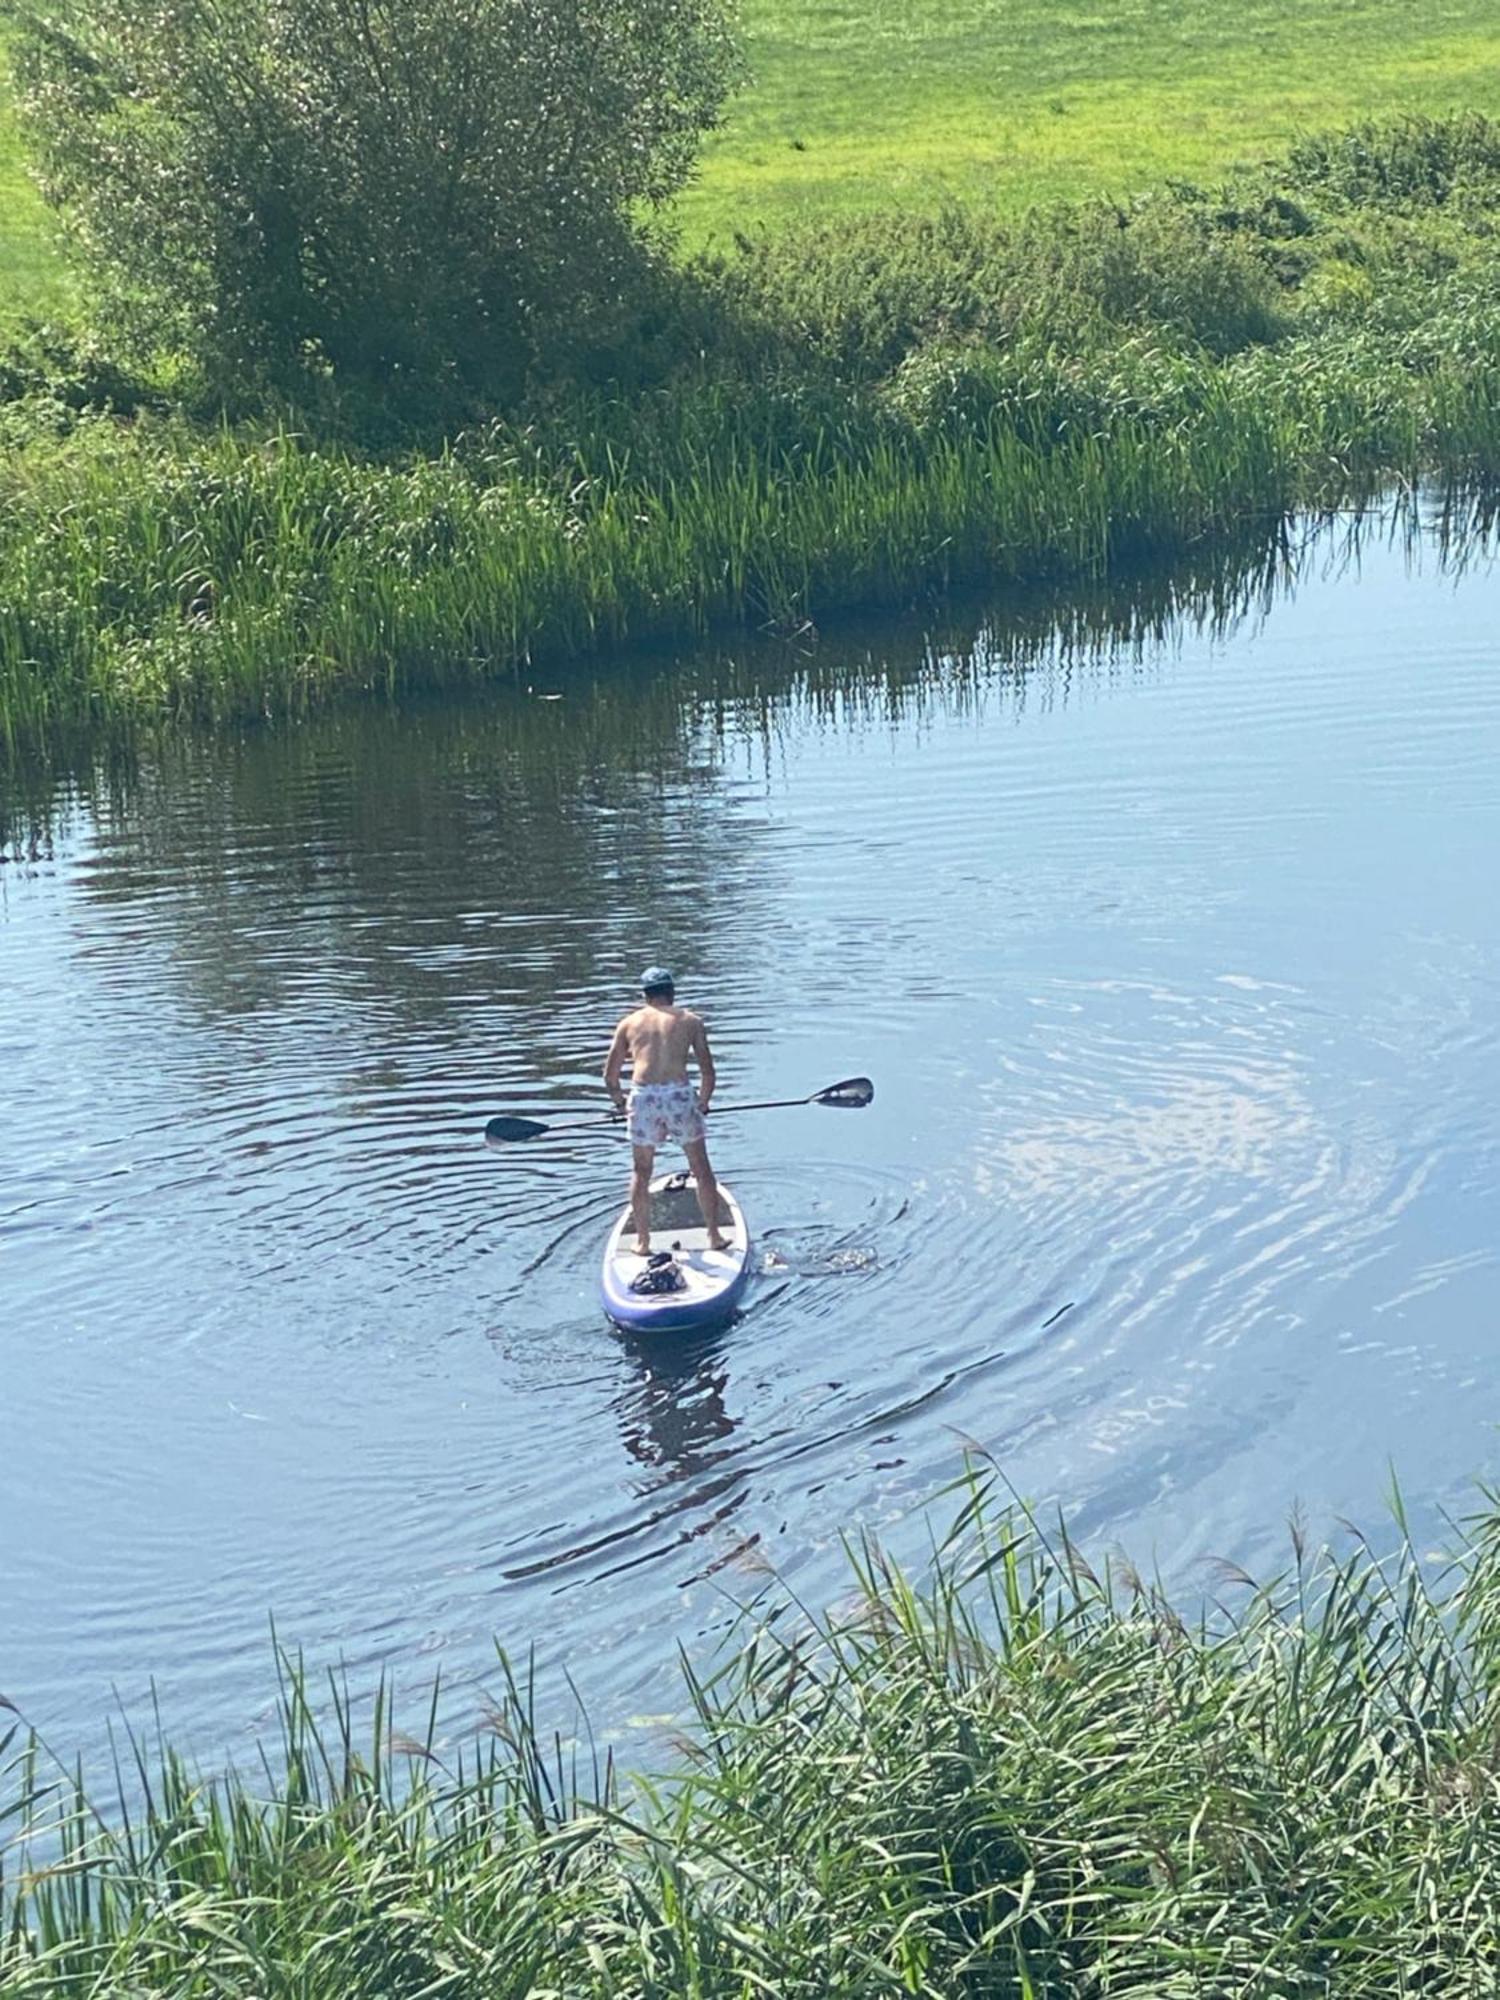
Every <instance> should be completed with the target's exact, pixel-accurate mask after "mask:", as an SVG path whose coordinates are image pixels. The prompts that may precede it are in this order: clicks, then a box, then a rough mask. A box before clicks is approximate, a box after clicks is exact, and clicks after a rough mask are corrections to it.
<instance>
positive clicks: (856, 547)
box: [0, 118, 1500, 741]
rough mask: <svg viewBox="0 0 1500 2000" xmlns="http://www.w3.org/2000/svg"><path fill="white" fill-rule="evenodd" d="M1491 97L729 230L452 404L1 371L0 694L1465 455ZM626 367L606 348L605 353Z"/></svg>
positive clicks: (262, 678)
mask: <svg viewBox="0 0 1500 2000" xmlns="http://www.w3.org/2000/svg"><path fill="white" fill-rule="evenodd" d="M1497 198H1500V127H1495V126H1491V125H1490V124H1488V123H1487V122H1486V121H1484V120H1480V119H1472V118H1471V119H1454V120H1451V121H1448V122H1446V123H1442V124H1435V125H1428V124H1420V123H1408V124H1402V125H1399V126H1395V127H1391V128H1383V129H1380V130H1375V129H1372V128H1365V129H1361V130H1358V131H1354V132H1350V133H1346V134H1343V135H1338V136H1336V137H1334V138H1331V139H1328V140H1323V141H1316V142H1312V141H1310V142H1307V143H1306V144H1304V145H1302V146H1300V147H1299V148H1297V149H1295V150H1294V152H1293V153H1292V154H1290V155H1289V156H1288V157H1287V159H1286V160H1285V161H1283V162H1282V163H1280V164H1279V165H1278V166H1277V167H1275V168H1273V169H1267V170H1265V171H1264V172H1262V173H1258V174H1256V175H1254V176H1251V177H1248V178H1245V179H1243V180H1241V181H1240V182H1238V183H1236V184H1235V185H1234V186H1232V187H1230V188H1226V189H1221V190H1217V191H1200V190H1194V189H1184V188H1175V189H1173V190H1170V191H1167V192H1163V193H1161V194H1158V195H1156V196H1154V197H1150V198H1148V199H1143V200H1142V201H1141V202H1139V203H1138V204H1136V205H1134V206H1133V207H1132V208H1130V209H1129V210H1126V209H1121V208H1116V207H1113V206H1106V207H1081V208H1072V209H1060V210H1052V211H1046V212H1038V213H1036V214H1033V215H1031V216H1029V217H1026V218H1023V219H1022V220H1020V221H1010V222H1006V221H1002V220H999V219H996V218H986V217H981V216H977V215H975V214H973V213H969V212H959V211H953V212H950V213H947V214H944V215H942V216H938V217H928V218H922V217H912V218H886V219H881V220H875V221H850V222H843V223H835V224H828V225H822V226H819V227H817V228H815V229H812V230H810V231H806V232H803V233H800V234H799V233H796V232H793V233H791V234H789V235H787V236H785V237H783V238H781V239H778V240H777V241H776V242H763V243H758V244H747V245H745V246H743V247H741V248H740V249H738V250H736V251H735V252H733V253H732V254H731V255H729V256H727V257H724V258H719V259H716V260H713V261H707V262H700V263H699V264H698V265H696V266H694V267H693V268H692V269H691V271H690V272H689V273H688V274H687V276H686V277H685V278H684V279H683V280H682V282H681V283H680V284H674V285H672V286H669V287H667V289H666V291H665V293H664V303H663V304H662V306H661V310H660V314H659V316H658V318H657V320H656V321H655V322H653V323H652V324H650V325H645V324H642V325H640V326H638V327H637V328H636V330H635V335H634V337H633V341H632V343H631V345H630V347H629V349H628V351H625V352H622V353H620V354H617V355H615V356H614V357H613V359H612V363H611V369H612V385H605V386H600V387H599V388H596V389H594V390H592V391H586V392H585V391H581V390H579V389H577V388H576V387H574V388H572V389H571V390H568V391H566V392H564V391H560V390H558V389H555V388H554V389H549V390H543V391H541V392H539V393H538V395H537V396H536V398H535V399H534V402H533V405H532V407H531V408H530V409H529V410H528V411H526V412H525V413H523V414H520V415H517V416H512V417H507V418H503V419H500V418H486V417H485V416H484V415H483V413H482V412H480V411H474V410H471V411H469V412H467V413H466V416H465V420H464V421H463V422H461V423H458V422H455V421H453V420H452V418H451V416H450V415H449V414H448V413H445V412H442V411H439V410H435V409H433V408H431V407H427V408H419V407H416V406H415V405H414V404H413V403H411V402H407V403H404V404H403V403H395V402H392V403H387V404H386V405H384V406H382V407H380V408H378V409H376V408H372V407H371V406H370V405H369V404H368V403H366V404H365V405H363V406H361V407H360V408H358V409H357V410H351V408H350V407H349V406H348V405H347V404H344V405H340V404H337V403H335V402H334V401H332V400H331V399H329V398H324V399H322V400H321V401H320V402H318V403H317V404H315V405H313V406H311V407H302V408H291V407H288V406H286V405H282V406H280V407H279V408H278V409H277V411H276V412H275V413H274V414H273V415H269V416H262V417H260V418H258V419H256V418H252V417H250V416H247V415H246V414H245V413H244V412H243V411H242V412H241V413H240V415H239V416H238V417H237V418H236V420H234V421H233V422H230V421H229V420H227V419H226V418H224V417H223V416H222V415H220V416H219V417H218V418H217V419H213V418H212V417H211V416H210V414H209V409H210V406H209V405H208V404H206V403H205V401H204V399H203V397H202V394H201V392H200V393H199V394H198V395H197V398H196V400H190V401H187V402H184V400H183V398H182V396H181V394H180V393H179V394H178V395H177V396H176V398H175V399H174V397H173V396H172V395H170V394H169V393H168V392H167V390H166V389H165V387H163V385H161V384H153V383H132V382H131V381H130V380H129V379H128V378H127V377H125V376H123V375H122V374H121V373H120V372H119V371H117V370H112V369H110V368H109V367H107V366H106V365H104V364H103V363H101V362H100V361H99V360H98V359H97V358H96V357H92V356H88V355H86V354H85V355H80V354H76V353H69V352H63V353H55V352H54V353H41V354H39V353H36V352H32V353H30V354H28V355H22V356H20V357H15V358H13V359H12V362H11V364H10V365H9V368H8V371H7V373H6V376H5V382H6V387H7V389H8V398H9V399H8V400H7V401H5V402H3V403H0V438H3V440H4V443H5V449H4V452H3V455H0V726H3V728H4V729H5V731H6V732H7V733H8V735H9V736H10V737H11V739H12V740H13V741H15V740H24V739H27V738H35V737H36V736H38V735H45V734H46V733H48V732H49V731H52V730H55V729H58V728H73V727H76V726H78V725H79V724H85V725H89V724H93V723H97V722H112V721H129V720H132V719H145V718H151V717H159V716H162V715H173V716H175V715H200V716H206V717H210V718H212V717H228V716H236V715H255V714H288V713H297V712H300V711H302V710H304V709H306V708H307V707H308V706H309V705H311V704H313V703H315V702H317V701H319V700H321V699H324V698H326V697H327V696H329V695H331V694H334V693H336V692H339V691H345V690H357V689H381V690H396V689H399V688H401V687H404V686H412V685H441V684H444V683H449V682H453V681H457V680H464V679H468V678H471V677H474V676H476V675H486V674H493V673H497V672H500V673H504V672H509V671H515V670H519V669H522V668H525V667H529V666H531V665H534V664H537V663H540V662H543V661H546V660H551V659H561V658H567V657H573V656H577V655H579V654H582V653H587V652H591V651H594V650H596V649H599V648H601V647H606V646H609V645H612V644H615V643H617V642H619V641H622V640H626V639H630V640H636V641H640V640H654V639H667V638H681V637H688V636H692V635H694V634H697V633H699V632H702V631H704V630H705V629H707V628H709V627H710V626H713V625H717V624H722V623H727V622H733V621H735V620H743V621H747V622H749V623H751V624H754V625H757V626H762V627H769V628H772V629H779V630H785V631H787V632H789V633H794V632H796V633H806V632H807V631H808V629H809V627H810V626H815V625H816V622H817V620H818V619H819V618H822V617H825V616H827V615H829V614H831V613H833V612H836V611H839V610H842V609H847V608H851V607H854V606H879V605H889V604H893V603H903V602H910V601H911V600H912V598H913V597H914V596H916V595H921V594H924V593H929V592H940V591H942V590H944V589H946V588H948V587H950V586H952V585H955V584H961V583H973V582H983V583H985V584H988V585H995V584H1001V585H1003V584H1005V583H1006V582H1008V581H1011V580H1017V579H1023V578H1025V579H1035V578H1071V577H1087V576H1097V575H1100V574H1102V573H1106V572H1108V571H1110V570H1112V569H1116V568H1119V567H1122V566H1128V565H1132V564H1134V565H1139V564H1143V563H1150V562H1153V561H1156V560H1158V559H1161V558H1164V557H1167V556H1171V555H1174V554H1176V553H1179V552H1180V551H1182V550H1183V549H1184V548H1185V547H1191V546H1193V545H1196V544H1198V543H1201V542H1203V541H1205V540H1208V539H1216V540H1221V539H1226V538H1229V537H1232V536H1234V535H1236V534H1238V533H1242V532H1244V531H1246V530H1250V531H1252V532H1254V533H1257V534H1261V533H1264V530H1265V527H1266V524H1267V522H1269V521H1273V520H1274V519H1276V518H1277V517H1278V516H1282V515H1285V514H1287V513H1289V512H1291V511H1293V510H1296V509H1303V508H1319V507H1325V506H1332V505H1342V504H1347V503H1349V502H1351V501H1358V500H1360V499H1361V498H1363V497H1366V496H1368V495H1369V494H1370V493H1371V492H1373V491H1375V490H1377V489H1378V488H1379V487H1381V486H1382V485H1384V484H1388V483H1389V482H1391V481H1393V480H1394V481H1414V480H1416V479H1418V478H1420V477H1423V476H1433V477H1437V478H1439V479H1443V480H1447V481H1449V482H1452V483H1454V484H1456V485H1464V486H1469V487H1472V486H1474V485H1480V486H1483V485H1484V484H1486V483H1487V482H1488V481H1489V480H1490V479H1492V478H1493V477H1494V475H1495V473H1496V472H1497V470H1500V361H1497V357H1500V248H1497V245H1496V239H1495V237H1494V235H1493V224H1492V215H1493V212H1494V204H1495V202H1496V200H1497ZM625 382H628V383H629V384H630V386H629V387H628V388H625V387H622V386H621V385H622V383H625Z"/></svg>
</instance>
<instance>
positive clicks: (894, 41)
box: [684, 0, 1500, 238]
mask: <svg viewBox="0 0 1500 2000" xmlns="http://www.w3.org/2000/svg"><path fill="white" fill-rule="evenodd" d="M742 19H743V23H744V30H745V37H746V41H747V45H748V54H749V59H750V64H751V68H752V72H753V80H752V83H751V85H750V87H749V89H748V90H747V91H746V92H745V93H744V94H743V95H742V96H741V97H740V99H739V100H738V102H737V103H736V104H735V105H734V106H733V108H732V110H731V113H730V117H729V121H728V124H727V127H726V129H725V130H724V132H723V133H722V134H720V135H719V136H718V137H717V138H716V139H715V141H714V142H713V143H712V145H711V146H710V147H709V149H708V152H707V155H706V158H705V162H704V172H703V177H702V181H701V184H700V185H699V186H698V187H697V188H696V189H695V190H694V191H693V192H692V193H691V194H690V195H689V196H688V198H687V200H686V201H685V203H684V215H685V220H686V223H687V228H688V233H689V236H690V237H691V238H701V237H703V236H705V235H712V234H715V233H718V232H723V231H725V230H728V229H731V228H735V227H744V226H745V225H746V224H747V223H751V222H755V221H759V220H764V221H768V222H774V221H776V220H777V219H778V218H779V217H782V216H785V215H788V214H792V213H796V212H797V211H798V210H813V211H822V212H829V211H839V210H844V211H848V210H856V209H873V208H881V207H888V206H890V205H892V204H894V203H900V204H903V205H908V206H910V205H916V204H922V203H926V204H930V203H932V202H934V201H935V200H940V199H943V198H951V197H957V198H961V199H966V200H967V199H978V200H983V201H998V202H1000V203H1002V204H1003V205H1005V206H1007V207H1012V206H1023V205H1025V204H1026V203H1028V202H1031V201H1036V200H1050V199H1053V198H1055V197H1070V196H1074V195H1077V194H1080V193H1085V192H1104V193H1110V194H1124V193H1129V192H1130V191H1131V190H1133V189H1135V188H1138V187H1143V186H1145V185H1147V184H1148V183H1152V182H1160V181H1161V180H1163V179H1169V178H1176V179H1189V180H1193V179H1202V178H1205V177H1213V176H1216V175H1218V174H1219V173H1221V172H1223V171H1227V170H1228V169H1229V168H1230V167H1232V166H1234V165H1235V164H1237V163H1242V162H1247V161H1251V160H1255V159H1259V158H1261V157H1262V156H1263V155H1265V154H1266V153H1268V152H1273V151H1277V150H1279V149H1280V148H1281V147H1282V146H1284V144H1285V143H1286V141H1287V140H1288V139H1289V138H1291V137H1293V136H1295V135H1296V134H1297V133H1299V132H1302V131H1306V130H1309V129H1314V128H1325V127H1328V126H1331V125H1338V124H1344V123H1349V122H1351V121H1353V120H1355V119H1360V118H1365V117H1373V116H1384V115H1389V114H1392V113H1401V112H1408V111H1409V112H1425V113H1434V114H1435V113H1441V112H1443V111H1447V110H1452V109H1455V108H1466V109H1476V110H1482V111H1489V112H1494V111H1496V110H1500V14H1497V13H1496V11H1495V9H1494V7H1493V6H1492V5H1490V4H1487V0H1436V3H1435V4H1428V5H1424V6H1421V7H1416V6H1413V5H1411V4H1410V0H1312V4H1305V0H1304V4H1297V0H1189V4H1186V5H1184V4H1183V0H1094V4H1092V5H1090V4H1088V0H1084V3H1083V4H1066V0H1003V4H1002V0H743V11H742Z"/></svg>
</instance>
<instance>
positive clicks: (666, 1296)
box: [599, 1173, 750, 1333]
mask: <svg viewBox="0 0 1500 2000" xmlns="http://www.w3.org/2000/svg"><path fill="white" fill-rule="evenodd" d="M719 1228H720V1230H721V1232H722V1233H723V1235H724V1237H725V1238H726V1240H727V1242H728V1245H729V1247H728V1249H727V1250H710V1249H709V1247H708V1230H707V1228H706V1226H705V1225H704V1221H703V1211H702V1210H701V1209H700V1208H699V1206H698V1190H697V1188H696V1187H694V1185H693V1180H692V1176H691V1175H690V1174H686V1173H679V1174H665V1175H663V1176H662V1177H661V1179H659V1180H654V1181H653V1182H652V1183H651V1248H652V1251H653V1252H654V1253H655V1252H661V1251H665V1252H667V1253H668V1255H669V1257H670V1260H671V1270H672V1271H675V1272H676V1273H677V1274H678V1275H679V1276H680V1278H681V1283H680V1284H676V1285H675V1288H674V1289H672V1290H670V1291H667V1290H662V1291H636V1290H634V1289H633V1288H632V1287H633V1281H634V1280H636V1279H638V1278H639V1277H640V1275H641V1273H642V1272H643V1271H644V1270H645V1269H646V1259H645V1258H644V1257H642V1256H641V1255H640V1253H639V1252H638V1251H637V1249H636V1247H635V1227H634V1225H633V1223H632V1222H631V1219H630V1210H629V1208H627V1209H626V1210H625V1213H624V1214H623V1215H622V1216H621V1217H620V1220H619V1221H618V1222H617V1223H616V1224H615V1226H614V1228H613V1229H612V1230H611V1232H610V1238H609V1241H608V1243H606V1244H605V1246H604V1270H603V1273H602V1275H601V1277H600V1281H599V1290H600V1293H601V1295H602V1297H603V1300H604V1310H605V1311H606V1312H607V1313H608V1314H609V1316H610V1318H611V1319H612V1320H613V1321H614V1322H615V1324H616V1325H617V1326H623V1327H628V1328H629V1329H630V1330H631V1332H633V1333H686V1332H688V1331H690V1330H691V1329H692V1328H694V1327H701V1326H712V1325H713V1324H714V1323H715V1322H716V1321H718V1320H721V1319H727V1318H728V1316H729V1315H730V1313H732V1312H733V1311H734V1309H735V1307H736V1306H737V1305H738V1304H739V1302H740V1297H741V1294H742V1293H743V1292H744V1289H745V1285H746V1283H747V1281H748V1279H749V1276H750V1232H749V1230H748V1229H747V1228H746V1226H745V1214H744V1210H743V1209H742V1208H741V1207H740V1205H739V1203H738V1202H737V1201H736V1200H735V1198H734V1196H733V1195H732V1194H731V1193H730V1191H729V1189H728V1188H727V1187H725V1185H724V1183H723V1182H722V1181H720V1182H719Z"/></svg>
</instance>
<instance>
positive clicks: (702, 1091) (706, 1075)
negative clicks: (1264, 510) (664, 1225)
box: [604, 965, 729, 1257]
mask: <svg viewBox="0 0 1500 2000" xmlns="http://www.w3.org/2000/svg"><path fill="white" fill-rule="evenodd" d="M641 991H642V992H643V993H644V994H645V996H646V1004H645V1006H644V1007H637V1008H636V1010H635V1012H634V1013H633V1014H627V1015H626V1016H625V1018H624V1020H623V1021H622V1022H621V1023H620V1025H619V1027H618V1028H616V1029H615V1038H614V1040H613V1041H612V1042H611V1043H610V1045H609V1059H608V1061H607V1062H606V1063H605V1065H604V1087H605V1089H606V1090H607V1091H608V1092H609V1094H610V1096H611V1097H612V1098H613V1099H614V1103H615V1109H616V1110H617V1111H620V1112H623V1113H624V1114H625V1115H626V1116H627V1117H628V1118H629V1120H630V1148H631V1156H632V1159H633V1162H634V1166H633V1171H632V1174H631V1178H630V1216H631V1220H632V1221H633V1222H634V1224H635V1235H636V1248H637V1250H639V1252H640V1254H641V1255H642V1256H643V1257H649V1256H650V1254H651V1168H652V1165H653V1164H654V1162H655V1159H656V1149H657V1147H658V1146H664V1145H665V1144H666V1143H667V1141H668V1140H669V1139H676V1140H678V1141H679V1142H680V1144H681V1146H682V1150H683V1151H684V1152H685V1153H686V1154H687V1157H688V1165H689V1166H690V1167H691V1168H692V1170H693V1181H694V1184H695V1186H696V1187H697V1190H698V1206H699V1207H700V1208H701V1209H702V1210H703V1220H704V1222H705V1223H706V1224H707V1225H708V1246H709V1248H710V1249H711V1250H725V1249H727V1248H728V1247H729V1246H728V1244H727V1243H726V1242H725V1240H724V1237H723V1235H722V1234H721V1233H720V1230H719V1183H718V1182H717V1181H716V1180H715V1179H714V1170H713V1168H712V1167H711V1166H710V1165H709V1163H708V1142H707V1140H706V1139H705V1137H704V1122H703V1114H704V1112H705V1111H707V1109H708V1101H709V1099H710V1098H711V1097H712V1096H713V1094H714V1084H715V1083H716V1082H717V1080H718V1078H717V1074H716V1072H715V1070H714V1059H713V1057H712V1056H711V1055H710V1054H709V1049H708V1033H707V1030H706V1029H705V1028H704V1026H703V1023H702V1021H700V1020H699V1018H698V1016H697V1015H696V1014H691V1013H689V1012H688V1010H687V1008H686V1007H679V1006H677V1005H676V1002H675V996H674V988H673V982H672V975H671V973H670V972H668V970H667V969H666V967H665V966H664V965H648V966H647V968H646V970H645V971H644V972H643V973H642V974H641ZM690 1056H691V1057H692V1058H693V1059H694V1060H695V1061H696V1063H697V1065H698V1088H697V1090H696V1091H695V1090H694V1089H693V1086H692V1084H691V1083H689V1081H688V1073H687V1066H688V1058H689V1057H690ZM627 1062H628V1063H629V1064H630V1066H631V1075H630V1095H629V1097H627V1096H626V1095H625V1090H624V1087H623V1085H622V1084H621V1082H620V1072H621V1070H622V1069H623V1068H624V1066H625V1064H626V1063H627Z"/></svg>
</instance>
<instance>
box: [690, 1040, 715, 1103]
mask: <svg viewBox="0 0 1500 2000" xmlns="http://www.w3.org/2000/svg"><path fill="white" fill-rule="evenodd" d="M692 1047H693V1053H694V1054H695V1055H696V1056H697V1058H698V1109H699V1110H700V1111H707V1109H708V1101H709V1099H710V1098H711V1097H712V1096H713V1094H714V1085H715V1084H716V1083H717V1082H718V1081H719V1072H718V1071H717V1069H715V1067H714V1057H713V1050H712V1049H711V1048H710V1047H709V1046H708V1030H707V1028H705V1027H704V1025H703V1023H702V1022H701V1021H697V1022H695V1024H694V1027H693V1042H692Z"/></svg>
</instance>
